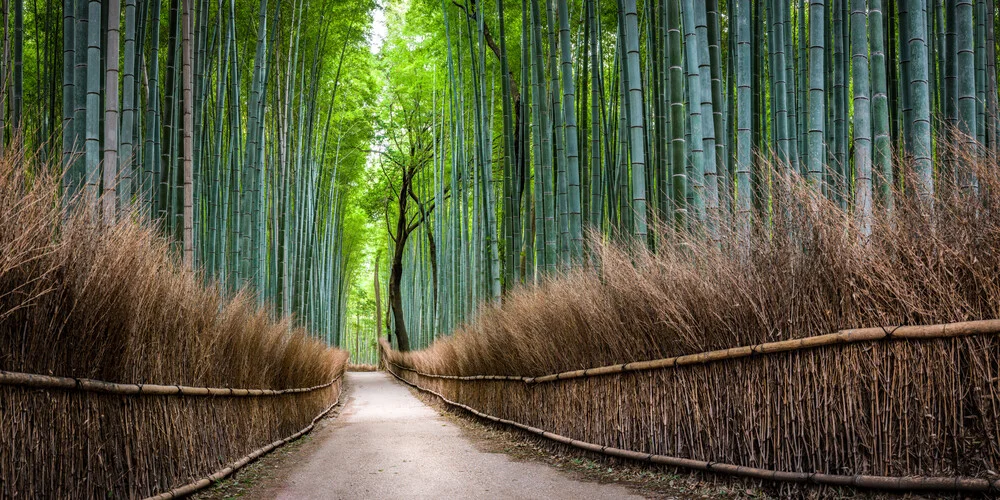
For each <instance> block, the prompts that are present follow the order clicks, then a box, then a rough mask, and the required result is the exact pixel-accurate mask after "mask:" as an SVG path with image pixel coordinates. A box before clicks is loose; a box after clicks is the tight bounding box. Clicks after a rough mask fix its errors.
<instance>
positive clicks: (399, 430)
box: [276, 372, 640, 500]
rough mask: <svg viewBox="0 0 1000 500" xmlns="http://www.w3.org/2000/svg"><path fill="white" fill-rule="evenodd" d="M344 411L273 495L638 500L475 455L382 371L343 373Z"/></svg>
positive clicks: (531, 466)
mask: <svg viewBox="0 0 1000 500" xmlns="http://www.w3.org/2000/svg"><path fill="white" fill-rule="evenodd" d="M346 376H347V384H348V385H349V386H350V387H351V389H350V392H349V397H348V401H347V404H346V406H345V408H344V411H343V412H342V413H341V414H340V416H339V417H338V418H337V420H336V423H335V424H334V426H333V428H332V430H331V432H329V433H323V435H322V436H321V437H320V439H321V440H322V441H321V442H319V443H317V446H316V448H315V451H313V453H312V455H311V456H308V457H304V459H303V460H302V461H301V462H300V463H298V464H296V465H294V466H293V468H292V470H291V472H290V474H289V475H288V478H287V479H286V480H285V481H284V484H282V485H281V486H280V488H279V489H278V490H277V492H276V494H277V497H278V498H282V499H309V498H352V499H353V498H360V499H366V498H378V499H395V498H407V499H409V498H434V499H439V498H463V499H464V498H469V499H476V500H480V499H490V498H517V499H522V498H524V499H527V498H565V499H578V498H640V497H637V496H634V495H632V494H631V493H629V491H628V490H626V489H625V488H624V487H621V486H617V485H610V484H597V483H590V482H581V481H578V480H575V479H574V478H572V477H570V476H569V475H567V474H565V473H563V472H560V471H558V470H557V469H554V468H552V467H549V466H547V465H544V464H539V463H529V462H515V461H512V460H511V459H510V458H508V457H507V456H506V455H504V454H499V453H486V452H483V451H480V450H477V449H476V447H475V446H474V445H473V444H472V442H471V441H470V440H469V439H468V438H467V437H465V436H464V435H463V433H462V431H461V429H459V428H458V427H456V426H455V425H454V424H453V423H451V422H448V421H447V420H445V419H444V418H442V417H441V416H440V415H439V414H438V413H437V412H436V411H435V410H434V409H432V408H430V407H429V406H427V405H425V404H424V403H423V402H421V401H420V400H419V399H417V398H416V397H414V396H413V395H412V394H411V393H410V391H409V389H407V388H406V387H404V386H402V385H400V384H399V383H397V382H395V381H394V380H392V379H391V376H390V375H388V374H385V373H379V372H370V373H353V372H352V373H348V374H347V375H346Z"/></svg>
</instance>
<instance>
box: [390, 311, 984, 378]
mask: <svg viewBox="0 0 1000 500" xmlns="http://www.w3.org/2000/svg"><path fill="white" fill-rule="evenodd" d="M998 333H1000V320H997V319H989V320H981V321H962V322H958V323H942V324H937V325H915V326H886V327H873V328H852V329H847V330H840V331H837V332H834V333H828V334H825V335H816V336H813V337H805V338H801V339H791V340H781V341H777V342H766V343H763V344H757V345H752V346H743V347H733V348H729V349H719V350H715V351H706V352H701V353H697V354H686V355H684V356H675V357H672V358H663V359H655V360H651V361H634V362H631V363H624V364H618V365H608V366H601V367H598V368H587V369H584V370H573V371H566V372H560V373H553V374H550V375H543V376H539V377H519V376H512V375H466V376H460V375H437V374H434V373H424V372H420V371H417V370H415V369H413V368H411V367H408V366H401V365H399V364H397V363H394V362H392V361H389V360H388V358H386V360H387V361H388V362H389V363H390V364H392V365H394V366H396V367H398V368H399V369H401V370H406V371H409V372H413V373H416V374H418V375H420V376H422V377H429V378H438V379H448V380H512V381H520V382H524V383H526V384H540V383H545V382H555V381H558V380H569V379H575V378H586V377H597V376H601V375H612V374H617V373H625V372H638V371H646V370H656V369H664V368H676V367H679V366H688V365H703V364H708V363H714V362H717V361H722V360H727V359H738V358H746V357H750V356H756V355H760V354H774V353H778V352H789V351H800V350H805V349H815V348H817V347H825V346H831V345H840V344H856V343H859V342H874V341H879V340H904V339H905V340H933V339H945V338H954V337H967V336H970V335H996V334H998ZM382 342H383V343H384V340H383V341H382ZM382 348H383V349H386V348H388V346H386V345H384V344H383V346H382ZM388 349H390V350H391V348H388Z"/></svg>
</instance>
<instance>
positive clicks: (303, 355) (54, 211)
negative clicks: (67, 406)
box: [0, 152, 347, 389]
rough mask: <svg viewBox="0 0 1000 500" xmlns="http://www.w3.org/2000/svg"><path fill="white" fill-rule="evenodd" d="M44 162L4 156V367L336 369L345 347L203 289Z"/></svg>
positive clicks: (128, 374)
mask: <svg viewBox="0 0 1000 500" xmlns="http://www.w3.org/2000/svg"><path fill="white" fill-rule="evenodd" d="M26 163H27V165H26ZM50 170H52V169H51V168H49V166H47V165H43V164H34V162H32V161H31V160H30V159H27V158H26V157H25V156H24V155H22V154H18V153H16V152H11V153H8V154H7V155H5V156H3V157H2V158H0V205H2V206H3V207H4V209H3V212H2V215H0V369H3V370H9V371H19V372H29V373H39V374H47V375H57V376H66V377H89V378H95V379H100V380H106V381H112V382H126V383H158V384H185V385H194V386H215V387H245V388H272V389H281V388H292V387H309V386H314V385H319V384H323V383H326V382H328V381H330V380H331V379H332V378H333V377H334V375H335V374H336V373H339V372H340V370H342V369H343V367H344V365H345V363H346V358H347V355H346V353H344V352H342V351H339V350H335V349H330V348H328V347H327V346H326V345H325V344H324V343H323V342H321V341H319V340H317V339H314V338H311V337H310V336H309V335H308V334H307V333H306V332H305V331H304V330H301V329H296V328H291V327H290V323H289V321H288V320H287V319H285V320H282V321H277V322H276V321H273V320H272V319H271V318H270V317H269V315H268V313H267V312H266V311H264V310H263V309H262V308H260V307H258V305H257V304H256V300H255V299H254V298H253V297H252V296H251V295H250V294H249V293H246V292H240V293H238V294H236V296H235V297H232V298H226V297H225V294H223V293H222V291H221V290H220V289H219V288H218V287H215V286H206V285H205V284H204V282H203V280H202V279H201V278H200V277H199V276H198V275H196V274H195V273H194V272H192V271H189V270H186V269H184V268H183V267H182V266H181V265H180V264H179V263H178V262H177V261H178V259H177V258H176V256H171V252H170V248H169V247H170V245H169V242H168V241H167V240H166V239H164V238H162V237H160V236H158V230H157V229H156V228H155V227H152V226H150V225H149V224H140V223H137V222H135V220H138V219H139V217H138V216H132V217H126V218H125V220H122V221H120V222H118V223H115V224H113V225H107V224H104V223H101V222H100V220H99V218H98V217H97V215H96V214H94V213H93V212H92V211H89V210H88V209H87V208H86V207H87V206H88V205H90V204H89V203H86V201H87V200H84V199H78V200H72V202H71V203H65V202H64V200H61V199H60V179H58V178H57V177H56V176H55V175H54V174H52V173H50ZM64 205H73V206H76V207H80V208H79V209H75V210H72V211H68V210H64V209H63V208H62V207H63V206H64Z"/></svg>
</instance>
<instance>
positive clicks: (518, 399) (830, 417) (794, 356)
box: [381, 320, 1000, 494]
mask: <svg viewBox="0 0 1000 500" xmlns="http://www.w3.org/2000/svg"><path fill="white" fill-rule="evenodd" d="M998 334H1000V320H984V321H967V322H956V323H947V324H936V325H921V326H899V327H884V328H883V327H875V328H857V329H847V330H841V331H837V332H834V333H830V334H825V335H817V336H813V337H805V338H801V339H794V340H784V341H778V342H769V343H762V344H757V345H753V346H744V347H736V348H730V349H720V350H714V351H706V352H702V353H697V354H689V355H684V356H676V357H671V358H664V359H657V360H651V361H640V362H631V363H623V364H615V365H607V366H602V367H597V368H588V369H583V370H572V371H564V372H560V373H554V374H550V375H542V376H534V377H524V376H510V375H442V374H437V373H426V372H423V371H421V370H419V369H418V367H415V366H405V365H407V364H409V363H408V360H407V358H406V357H405V356H403V355H402V354H401V353H398V352H396V351H392V348H391V346H390V345H389V344H388V343H386V342H384V341H383V342H382V343H381V349H382V354H383V356H382V358H383V361H384V363H385V366H386V367H387V369H388V370H389V371H390V372H391V373H392V374H393V375H394V376H395V377H396V378H398V379H400V380H401V381H403V382H405V383H407V384H409V385H412V386H414V387H416V388H418V389H420V390H422V391H425V392H428V393H430V394H433V395H435V396H437V397H439V398H440V399H441V400H442V401H444V402H445V403H447V404H448V405H450V406H453V407H456V408H460V409H463V410H465V411H468V412H470V413H472V414H474V415H477V416H479V417H481V418H484V419H487V420H491V421H494V422H497V423H500V424H504V425H509V426H512V427H516V428H518V429H521V430H523V431H526V432H530V433H533V434H536V435H538V436H541V437H544V438H547V439H551V440H553V441H555V442H558V443H562V444H565V445H569V446H574V447H577V448H580V449H583V450H586V451H588V452H594V453H599V454H604V455H608V456H614V457H618V458H625V459H632V460H637V461H642V462H649V463H656V464H662V465H668V466H674V467H683V468H689V469H695V470H702V471H708V472H713V473H721V474H728V475H733V476H742V477H749V478H755V479H764V480H772V481H779V482H789V483H802V484H816V485H828V486H835V487H836V486H846V487H857V488H871V489H882V490H895V491H951V492H988V493H992V494H997V493H1000V476H998V475H997V474H996V473H995V472H993V471H995V470H996V466H995V465H994V464H996V463H1000V445H997V444H996V443H997V439H998V436H1000V411H998V410H997V406H996V402H997V401H1000V372H998V370H1000V368H997V366H998V365H997V364H996V363H997V360H998V359H1000V340H998ZM942 341H943V342H942ZM725 360H732V363H728V362H723V361H725ZM680 367H688V368H687V369H684V370H679V369H678V368H680ZM610 375H618V376H615V377H609V376H610ZM554 382H563V383H559V384H555V383H554ZM966 388H971V389H970V390H965V389H966ZM969 414H974V415H976V416H977V417H976V419H975V421H973V422H969V421H968V420H967V415H969ZM779 436H780V438H779ZM595 443H603V444H595ZM638 450H645V451H638ZM907 454H909V455H907ZM692 455H693V456H692ZM901 456H909V458H905V459H900V458H898V457H901ZM911 459H912V460H911ZM738 464H745V465H738Z"/></svg>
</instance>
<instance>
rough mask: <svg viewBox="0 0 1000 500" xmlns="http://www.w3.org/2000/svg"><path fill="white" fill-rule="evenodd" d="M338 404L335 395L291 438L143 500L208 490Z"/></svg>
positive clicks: (300, 433) (162, 499) (307, 429)
mask: <svg viewBox="0 0 1000 500" xmlns="http://www.w3.org/2000/svg"><path fill="white" fill-rule="evenodd" d="M339 378H340V376H339V375H338V376H337V378H336V379H334V380H333V381H331V382H330V383H331V384H332V383H333V382H336V381H337V379H339ZM317 387H319V386H317ZM339 404H340V394H337V400H336V401H334V402H333V404H332V405H330V406H328V407H327V408H326V409H325V410H323V411H322V412H320V414H319V415H316V417H314V418H313V419H312V422H310V423H309V425H307V426H305V427H304V428H302V429H301V430H299V431H298V432H296V433H295V434H292V435H291V436H288V437H286V438H284V439H279V440H278V441H275V442H273V443H270V444H268V445H267V446H264V447H262V448H258V449H256V450H254V451H253V452H252V453H250V454H249V455H247V456H245V457H243V458H241V459H239V460H237V461H235V462H233V463H232V464H230V465H229V466H227V467H224V468H222V469H220V470H218V471H216V472H215V473H213V474H211V475H209V476H208V477H205V478H202V479H199V480H197V481H193V482H191V483H188V484H186V485H184V486H181V487H179V488H174V489H172V490H170V491H167V492H164V493H160V494H159V495H155V496H151V497H148V498H146V499H145V500H168V499H170V498H183V497H185V496H188V495H190V494H192V493H195V492H197V491H201V490H203V489H205V488H208V487H209V486H211V485H212V484H213V483H215V482H216V481H221V480H223V479H225V478H227V477H229V475H230V474H232V473H234V472H236V471H238V470H240V469H242V468H243V467H244V466H246V465H247V464H249V463H250V462H253V461H254V460H257V459H258V458H260V457H262V456H264V455H267V454H268V453H270V452H272V451H274V450H275V449H276V448H280V447H281V446H284V445H286V444H288V443H290V442H292V441H295V440H296V439H298V438H300V437H302V436H304V435H306V434H308V433H309V432H310V431H312V430H313V428H314V427H316V422H319V421H320V419H322V418H323V417H326V416H327V415H328V414H329V413H330V412H331V411H333V409H334V408H336V407H337V405H339Z"/></svg>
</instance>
